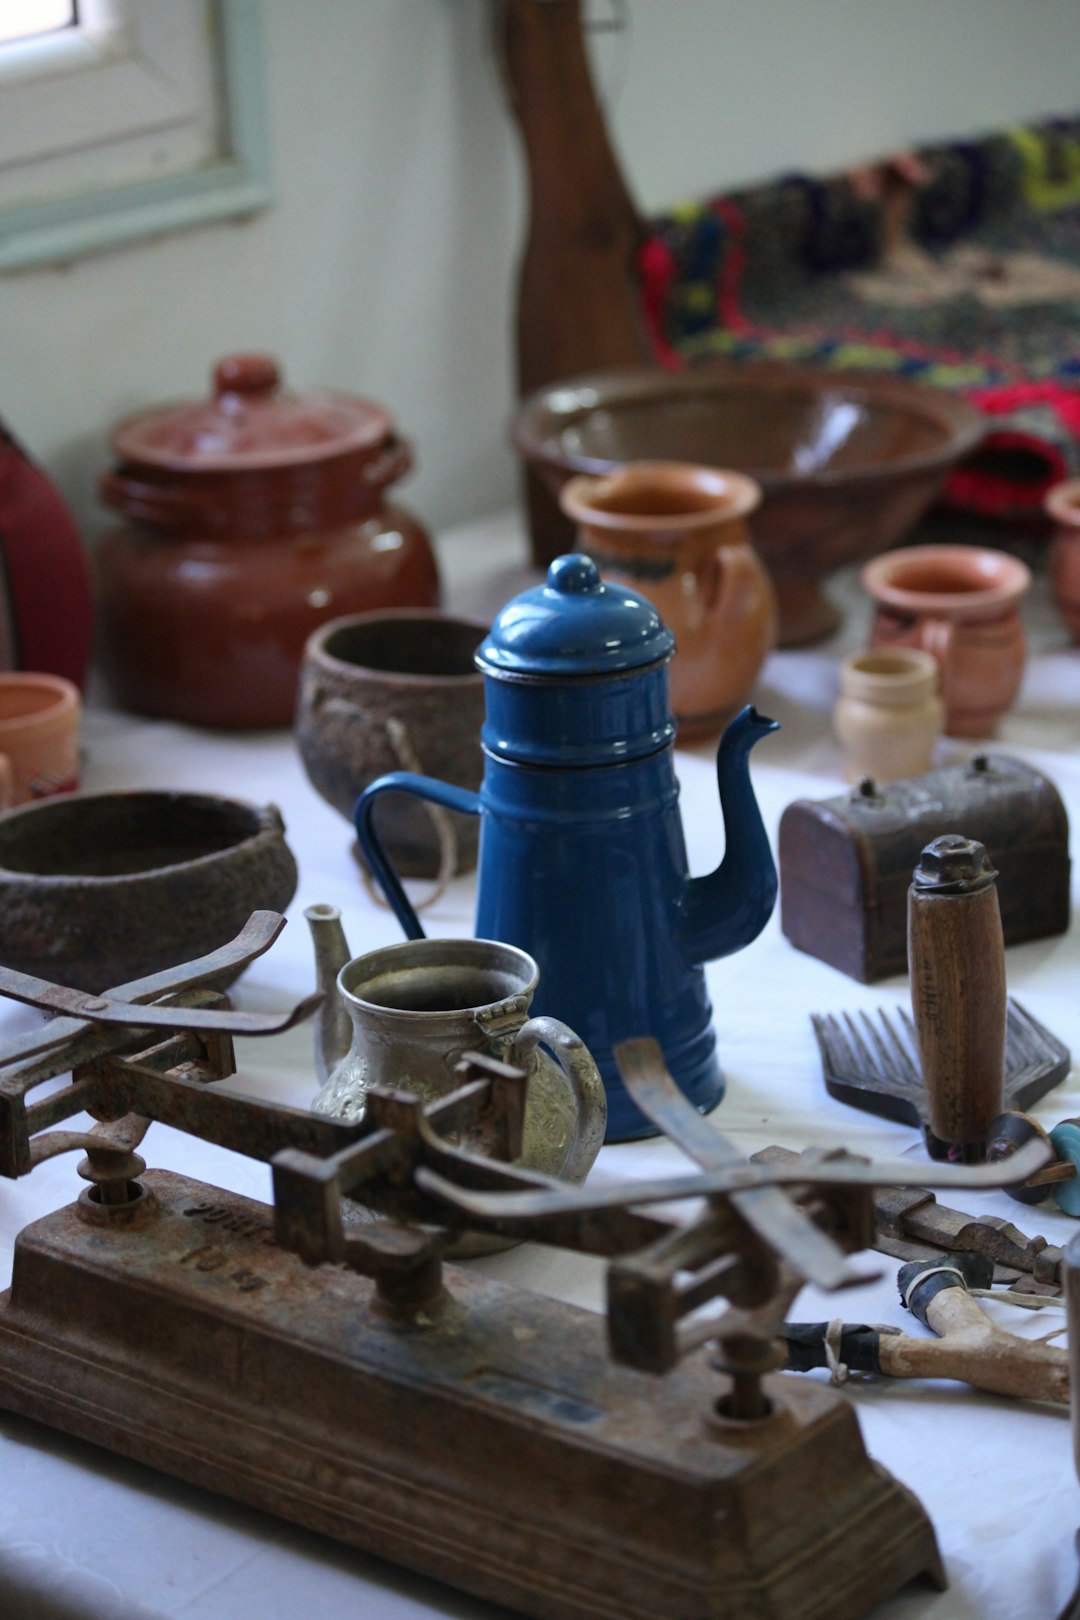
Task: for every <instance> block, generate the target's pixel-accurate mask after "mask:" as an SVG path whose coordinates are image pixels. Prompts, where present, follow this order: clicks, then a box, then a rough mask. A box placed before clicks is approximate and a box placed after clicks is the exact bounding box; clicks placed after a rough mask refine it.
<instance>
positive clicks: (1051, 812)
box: [779, 754, 1069, 984]
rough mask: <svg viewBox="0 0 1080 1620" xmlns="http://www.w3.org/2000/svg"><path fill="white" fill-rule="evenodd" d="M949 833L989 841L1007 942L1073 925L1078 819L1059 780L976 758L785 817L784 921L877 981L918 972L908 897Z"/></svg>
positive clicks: (810, 948) (841, 964) (1011, 763)
mask: <svg viewBox="0 0 1080 1620" xmlns="http://www.w3.org/2000/svg"><path fill="white" fill-rule="evenodd" d="M940 833H962V834H963V835H964V836H965V837H968V838H977V839H978V840H979V841H980V842H981V843H983V844H985V845H986V849H987V852H988V853H989V855H990V859H991V860H992V861H993V863H994V865H995V866H996V867H997V869H998V873H999V877H998V898H999V900H1000V903H1001V921H1002V927H1003V929H1004V933H1005V943H1006V945H1018V944H1020V943H1021V942H1022V941H1023V940H1027V939H1042V938H1044V937H1045V936H1046V935H1048V934H1062V933H1064V932H1065V930H1066V928H1067V927H1068V926H1069V821H1068V816H1067V815H1066V812H1065V806H1064V804H1063V803H1062V801H1061V795H1060V794H1059V793H1058V790H1057V788H1056V787H1055V786H1054V784H1053V783H1052V782H1051V781H1050V780H1049V779H1048V778H1047V777H1045V776H1043V775H1042V774H1041V773H1040V772H1039V771H1037V770H1035V769H1033V767H1032V766H1030V765H1026V764H1024V762H1023V761H1022V760H1019V759H1011V758H1010V757H1009V756H1008V755H1005V754H989V755H982V754H980V755H977V756H976V757H975V758H974V759H973V760H971V761H970V762H969V763H968V764H965V765H954V766H950V767H949V768H948V769H946V770H941V771H928V772H927V773H926V774H925V775H923V776H910V777H907V778H905V779H904V780H902V781H899V782H891V783H888V784H885V785H882V786H881V787H877V786H875V785H874V784H873V783H871V782H863V783H860V785H859V786H858V787H856V788H853V789H852V790H851V791H850V792H849V793H844V794H840V795H838V796H837V797H836V798H833V799H797V800H795V802H794V803H793V804H789V805H788V807H787V809H786V810H785V811H784V814H783V816H782V817H781V820H780V848H779V854H780V920H781V927H782V928H783V931H784V934H785V935H786V937H787V938H788V939H789V940H790V941H791V943H792V944H793V945H795V946H797V947H798V949H799V950H800V951H807V952H809V954H810V955H811V956H817V957H820V958H821V960H822V961H824V962H829V963H830V964H831V965H832V966H833V967H837V968H839V969H840V971H841V972H842V973H848V974H850V975H851V977H852V978H853V979H859V980H861V981H862V982H863V983H864V984H871V983H873V981H874V980H876V979H884V978H886V977H888V975H889V974H892V973H905V972H906V971H907V892H908V887H909V885H910V883H911V874H912V872H913V871H914V869H915V867H916V865H917V863H918V858H919V854H920V851H921V850H922V849H923V847H924V845H926V844H928V843H929V842H930V840H931V839H932V838H936V837H937V836H938V835H939V834H940Z"/></svg>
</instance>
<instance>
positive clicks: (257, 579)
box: [98, 355, 439, 727]
mask: <svg viewBox="0 0 1080 1620" xmlns="http://www.w3.org/2000/svg"><path fill="white" fill-rule="evenodd" d="M214 384H215V393H214V396H213V398H212V399H210V400H207V401H203V402H200V403H196V404H184V405H173V406H166V407H163V408H161V409H158V410H153V411H148V412H145V413H143V414H141V415H139V416H136V417H132V418H131V419H130V420H128V421H126V422H123V423H121V424H120V425H119V426H118V427H117V428H116V429H115V431H114V433H113V436H112V448H113V450H114V452H115V454H116V457H117V465H116V467H115V468H114V470H113V471H111V472H109V473H107V474H106V475H105V476H104V478H103V479H102V483H101V494H102V497H103V499H104V500H105V501H106V502H108V504H109V505H111V506H113V507H115V508H116V509H117V510H118V511H120V512H122V513H123V514H124V516H125V518H126V519H127V521H126V523H125V524H124V525H123V527H121V528H118V529H116V530H114V531H113V532H112V533H110V534H109V535H107V536H106V537H105V538H104V540H103V542H102V544H101V546H100V547H99V550H98V571H99V578H100V586H101V614H102V622H103V628H104V632H105V649H104V651H105V657H106V662H107V664H108V666H109V668H110V672H111V674H112V677H113V681H114V685H115V688H116V692H117V696H118V698H119V700H120V701H121V702H122V703H123V704H124V705H125V706H126V707H128V708H131V709H137V710H140V711H142V712H143V713H146V714H157V715H164V716H168V717H170V718H172V719H177V720H187V721H190V722H191V723H193V724H195V725H208V726H240V727H246V726H286V725H290V724H291V723H292V719H293V713H294V710H295V707H296V693H297V683H298V677H299V669H300V659H301V656H302V654H303V650H304V644H305V642H306V641H307V638H308V636H309V635H310V634H311V633H312V631H314V630H316V629H317V628H318V627H319V626H320V625H321V624H323V623H325V622H326V621H327V620H329V619H333V618H337V617H340V616H341V615H343V614H349V613H361V612H367V611H370V610H373V609H376V608H393V607H433V606H435V605H436V604H437V602H438V599H439V581H438V571H437V568H436V565H435V558H434V554H433V552H432V549H431V544H430V541H429V539H428V536H427V534H426V532H425V530H424V529H423V528H422V526H421V525H420V524H419V523H418V522H417V521H416V519H415V518H413V517H411V516H410V515H409V514H408V513H407V512H405V511H403V510H402V509H401V508H400V507H394V506H390V505H388V504H387V503H386V501H385V492H386V490H387V489H388V487H389V486H390V485H391V484H394V483H396V482H397V480H398V479H399V478H401V477H403V476H404V474H405V473H406V472H408V471H409V469H410V467H411V465H412V457H411V452H410V448H409V446H408V444H407V443H406V442H405V441H403V440H402V439H401V438H399V437H398V435H397V433H396V432H395V429H394V425H393V423H392V421H391V419H390V417H389V416H388V415H387V413H386V411H384V410H383V409H382V408H381V407H380V406H378V405H375V404H373V403H372V402H371V401H369V400H364V399H357V398H355V397H352V396H348V395H341V394H331V393H322V392H320V393H308V394H303V395H292V394H287V393H284V392H282V391H281V389H280V387H279V376H278V370H277V367H276V365H275V364H274V362H273V360H271V359H269V358H267V357H265V356H261V355H236V356H233V357H231V358H229V359H226V360H223V361H221V362H220V364H219V365H218V366H217V368H216V370H215V373H214Z"/></svg>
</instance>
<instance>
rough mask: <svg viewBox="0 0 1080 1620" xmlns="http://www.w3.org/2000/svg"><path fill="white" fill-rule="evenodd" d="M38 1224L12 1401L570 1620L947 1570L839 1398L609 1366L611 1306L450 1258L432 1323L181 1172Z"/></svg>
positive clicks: (766, 1603) (468, 1584) (850, 1609)
mask: <svg viewBox="0 0 1080 1620" xmlns="http://www.w3.org/2000/svg"><path fill="white" fill-rule="evenodd" d="M143 1186H144V1189H145V1190H144V1193H143V1195H142V1196H141V1197H140V1198H138V1199H137V1200H136V1201H135V1202H134V1203H130V1204H127V1205H122V1206H118V1207H116V1208H115V1209H109V1208H108V1207H106V1206H103V1205H102V1204H101V1203H100V1202H95V1200H94V1196H93V1192H94V1190H93V1189H90V1190H88V1191H87V1192H86V1193H84V1194H83V1196H82V1198H81V1199H80V1200H79V1201H78V1202H77V1203H76V1204H74V1205H72V1206H69V1207H68V1208H67V1209H64V1210H60V1211H58V1212H56V1213H55V1214H53V1215H50V1216H47V1217H46V1218H44V1219H43V1220H41V1221H38V1222H37V1223H35V1224H34V1225H32V1226H30V1227H28V1228H27V1229H26V1231H24V1232H23V1233H22V1235H21V1236H20V1238H19V1240H18V1244H17V1248H16V1254H15V1270H14V1279H13V1283H12V1288H11V1290H10V1292H9V1293H8V1294H7V1295H4V1296H3V1297H2V1298H0V1404H3V1406H5V1407H7V1408H9V1409H10V1410H12V1411H15V1412H19V1413H22V1414H25V1415H27V1416H29V1417H33V1418H37V1419H40V1420H41V1421H43V1422H46V1423H49V1424H51V1425H53V1426H54V1427H56V1428H60V1429H63V1430H65V1431H66V1432H68V1433H70V1434H74V1435H78V1436H80V1437H82V1438H83V1439H87V1440H91V1441H95V1442H97V1443H99V1444H101V1445H104V1446H107V1447H109V1448H110V1449H111V1450H114V1451H117V1452H120V1453H121V1454H123V1455H125V1456H127V1457H132V1458H135V1459H137V1460H139V1461H141V1462H145V1463H149V1464H151V1465H152V1466H153V1467H156V1468H161V1469H164V1470H165V1471H167V1472H168V1473H170V1474H174V1475H176V1476H178V1477H179V1478H181V1479H185V1480H189V1481H191V1482H193V1483H195V1484H197V1485H200V1486H204V1487H206V1488H208V1489H210V1490H215V1491H220V1492H222V1493H224V1494H225V1495H228V1496H231V1497H234V1498H236V1499H237V1500H239V1501H242V1502H246V1503H250V1504H252V1505H254V1506H256V1507H260V1508H265V1509H266V1510H267V1511H269V1512H272V1513H276V1514H279V1515H280V1516H281V1517H283V1518H286V1519H289V1520H293V1521H295V1522H296V1523H298V1524H302V1525H306V1526H308V1527H309V1528H312V1529H315V1530H318V1531H322V1532H324V1533H325V1534H328V1535H330V1536H333V1537H336V1538H337V1539H339V1540H341V1541H344V1542H347V1543H349V1544H351V1545H353V1546H357V1547H361V1548H365V1549H367V1550H369V1551H371V1552H374V1553H377V1554H378V1555H379V1556H380V1557H385V1558H391V1559H394V1560H395V1561H397V1562H399V1563H402V1564H405V1565H407V1566H409V1567H410V1568H412V1569H415V1570H419V1571H422V1572H424V1573H426V1574H429V1575H433V1576H436V1577H437V1578H439V1579H441V1580H445V1581H449V1582H451V1583H452V1584H454V1585H455V1586H459V1587H461V1588H462V1589H464V1590H465V1591H468V1592H471V1593H474V1594H476V1595H478V1596H480V1597H484V1598H488V1599H491V1600H494V1601H496V1602H500V1603H504V1604H508V1605H510V1606H511V1607H513V1608H515V1609H518V1610H520V1611H521V1612H522V1613H524V1614H529V1615H536V1616H542V1617H547V1620H596V1617H598V1616H599V1617H605V1620H697V1617H700V1620H856V1617H858V1616H862V1615H865V1614H866V1613H867V1612H868V1611H869V1610H870V1609H871V1608H873V1606H874V1605H875V1604H876V1603H878V1602H879V1601H881V1600H883V1599H885V1598H886V1597H888V1596H889V1595H890V1594H891V1593H893V1592H895V1591H897V1590H898V1589H899V1588H900V1587H902V1586H903V1585H904V1584H905V1583H906V1582H907V1581H909V1580H911V1579H912V1578H913V1577H915V1576H917V1575H919V1574H925V1575H926V1576H927V1577H928V1578H929V1579H930V1580H931V1581H933V1582H934V1583H935V1584H937V1585H939V1586H940V1585H943V1584H944V1579H943V1574H942V1569H941V1563H940V1559H939V1556H938V1551H937V1547H936V1544H935V1540H934V1533H933V1530H932V1528H931V1526H930V1524H929V1521H928V1520H927V1518H926V1516H925V1514H924V1513H923V1511H922V1509H921V1507H920V1506H919V1504H918V1502H917V1501H916V1499H915V1498H914V1497H913V1496H912V1495H911V1494H910V1492H908V1491H907V1490H906V1489H904V1488H903V1487H902V1486H901V1485H899V1484H898V1483H897V1482H896V1481H894V1480H893V1479H892V1478H891V1477H890V1476H889V1475H888V1474H887V1473H885V1471H884V1470H882V1469H880V1468H878V1467H877V1466H876V1465H875V1464H873V1463H871V1462H870V1461H869V1459H868V1458H867V1456H866V1453H865V1450H864V1448H863V1443H862V1440H861V1437H860V1434H859V1428H858V1424H857V1421H856V1418H855V1414H854V1412H853V1411H852V1410H851V1408H850V1407H849V1405H848V1404H847V1402H846V1401H844V1400H843V1398H842V1397H840V1396H838V1395H836V1394H834V1393H832V1392H831V1391H830V1390H829V1389H827V1388H823V1387H820V1386H818V1385H814V1384H802V1383H800V1382H799V1380H798V1379H796V1378H793V1377H789V1376H784V1375H776V1376H770V1377H769V1378H767V1379H766V1381H765V1390H766V1394H767V1398H768V1402H769V1404H770V1406H771V1411H770V1414H769V1415H768V1416H767V1417H765V1418H762V1419H761V1420H759V1421H757V1422H746V1423H732V1422H728V1421H725V1420H724V1419H723V1418H721V1417H720V1416H718V1414H717V1406H716V1403H717V1399H718V1397H722V1396H723V1395H724V1393H725V1390H726V1388H727V1387H728V1386H727V1382H726V1380H725V1379H724V1378H722V1377H721V1376H720V1375H718V1374H717V1373H716V1372H714V1371H713V1370H712V1369H711V1368H710V1366H709V1365H708V1363H707V1361H706V1359H705V1357H704V1355H703V1354H701V1353H698V1354H695V1355H693V1356H692V1357H691V1358H690V1359H689V1360H688V1361H687V1362H686V1363H685V1364H684V1365H683V1367H682V1368H681V1369H680V1371H679V1372H678V1374H677V1375H675V1376H672V1377H669V1378H655V1377H650V1376H649V1375H648V1374H645V1373H641V1372H637V1371H634V1370H630V1369H627V1368H623V1367H616V1366H613V1365H611V1363H610V1361H609V1360H608V1356H607V1350H606V1345H605V1340H604V1320H603V1318H602V1317H601V1316H597V1315H593V1314H592V1313H590V1312H587V1311H583V1310H580V1309H577V1308H576V1307H573V1306H568V1305H564V1304H560V1303H558V1302H556V1301H553V1300H549V1299H546V1298H543V1297H541V1296H538V1295H534V1294H530V1293H526V1292H523V1291H521V1290H518V1289H515V1288H512V1287H509V1286H507V1285H506V1284H503V1283H499V1282H496V1281H492V1280H489V1279H486V1278H484V1277H481V1276H478V1275H475V1274H473V1273H470V1272H468V1271H465V1270H461V1269H457V1268H454V1267H450V1266H447V1267H446V1271H445V1280H446V1283H447V1286H448V1297H447V1296H446V1295H444V1296H443V1298H442V1301H441V1303H440V1305H439V1306H438V1307H437V1308H436V1309H435V1310H434V1311H433V1312H432V1313H431V1317H430V1320H429V1325H427V1326H420V1325H418V1319H417V1318H416V1317H415V1316H412V1317H409V1318H402V1319H400V1320H399V1321H395V1319H394V1317H393V1316H392V1315H391V1314H388V1312H387V1309H386V1307H385V1306H384V1305H382V1304H380V1302H379V1301H378V1299H377V1297H376V1289H375V1285H374V1284H373V1283H372V1282H371V1281H369V1280H368V1279H367V1278H364V1277H361V1276H358V1275H356V1274H355V1273H353V1272H348V1271H344V1270H342V1269H340V1268H333V1269H329V1270H328V1269H327V1268H325V1267H318V1268H316V1267H310V1266H306V1265H304V1264H303V1263H302V1262H301V1261H300V1260H299V1259H297V1257H296V1256H295V1255H293V1254H291V1253H287V1252H285V1251H284V1250H282V1249H280V1248H279V1247H278V1246H277V1245H276V1244H275V1242H274V1238H273V1219H272V1213H271V1211H270V1210H269V1209H267V1208H265V1207H264V1206H262V1205H260V1204H257V1203H254V1202H252V1201H251V1200H249V1199H245V1198H240V1197H237V1196H235V1195H232V1194H229V1193H225V1192H221V1191H219V1190H218V1189H216V1188H213V1187H208V1186H204V1185H202V1184H200V1183H199V1182H195V1181H191V1180H188V1179H187V1178H185V1177H183V1176H179V1175H174V1174H172V1173H170V1172H165V1171H155V1172H150V1173H149V1174H147V1175H146V1176H145V1177H144V1178H143Z"/></svg>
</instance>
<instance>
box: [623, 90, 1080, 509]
mask: <svg viewBox="0 0 1080 1620" xmlns="http://www.w3.org/2000/svg"><path fill="white" fill-rule="evenodd" d="M639 272H640V276H641V282H642V295H643V303H644V309H645V313H646V318H647V320H648V324H649V330H650V333H651V336H652V341H653V344H654V347H655V349H656V352H657V356H658V358H659V359H660V360H661V361H662V362H663V363H664V364H666V365H669V366H680V365H685V364H699V363H702V362H705V361H707V360H708V359H709V358H710V357H711V356H715V355H726V356H731V357H734V358H740V359H774V360H777V359H781V360H792V361H799V362H803V363H806V364H812V365H819V366H825V367H834V368H836V369H844V370H851V369H857V370H868V369H870V370H887V371H891V372H895V373H898V374H901V375H904V376H909V377H912V378H914V379H917V380H919V381H923V382H927V383H931V384H934V385H936V386H938V387H942V388H948V389H955V390H957V391H959V392H962V393H964V394H965V395H966V396H967V397H969V398H970V399H972V400H973V401H974V402H975V403H977V404H978V405H979V406H980V407H981V408H982V409H983V410H984V411H985V412H986V414H987V416H988V417H990V418H991V419H992V426H991V429H990V432H989V433H988V436H987V440H986V442H985V444H984V447H983V448H982V449H981V450H980V451H979V452H978V453H977V455H976V456H974V457H973V458H971V459H970V460H969V461H968V462H966V463H965V464H964V465H963V466H962V467H960V468H959V469H958V470H957V472H956V473H955V474H954V476H953V478H952V480H951V481H950V485H949V489H948V492H947V495H948V499H949V500H950V501H951V502H952V503H953V504H955V505H956V506H958V507H961V508H963V509H965V510H967V511H971V512H977V513H980V514H983V515H986V516H993V517H997V518H1007V519H1011V518H1030V517H1031V516H1032V514H1034V513H1038V512H1039V510H1040V508H1041V501H1042V497H1043V495H1044V494H1045V492H1046V490H1047V489H1048V488H1049V487H1050V486H1051V485H1052V484H1055V483H1057V482H1058V481H1059V480H1060V479H1062V478H1066V477H1070V476H1073V475H1076V474H1080V118H1077V119H1068V120H1064V119H1063V120H1056V121H1053V122H1050V123H1045V124H1040V125H1037V126H1028V127H1023V128H1016V129H1011V130H1006V131H1004V132H1002V133H1000V134H997V135H991V136H988V137H986V138H983V139H979V140H971V141H957V142H953V143H951V144H949V145H945V146H940V147H932V148H927V149H923V150H920V151H918V152H916V153H905V154H900V155H898V156H897V157H895V158H890V159H886V160H884V161H883V162H881V163H878V164H874V165H871V166H869V167H867V168H865V169H861V170H857V171H853V172H852V173H849V174H844V175H839V176H836V177H834V178H832V179H827V180H818V179H812V178H810V177H809V176H806V175H797V174H795V175H789V176H786V177H784V178H782V179H780V180H778V181H777V182H775V183H774V184H772V185H768V186H760V187H756V188H754V189H752V190H747V191H741V192H733V193H731V194H729V195H726V196H717V197H712V198H709V199H707V200H706V201H704V202H700V203H695V204H692V205H689V206H687V207H685V208H678V209H674V210H672V211H671V212H669V213H667V214H665V215H662V216H660V217H658V218H655V219H653V220H651V221H650V222H649V234H648V237H647V239H646V242H645V244H644V247H643V249H642V252H641V256H640V261H639Z"/></svg>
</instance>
